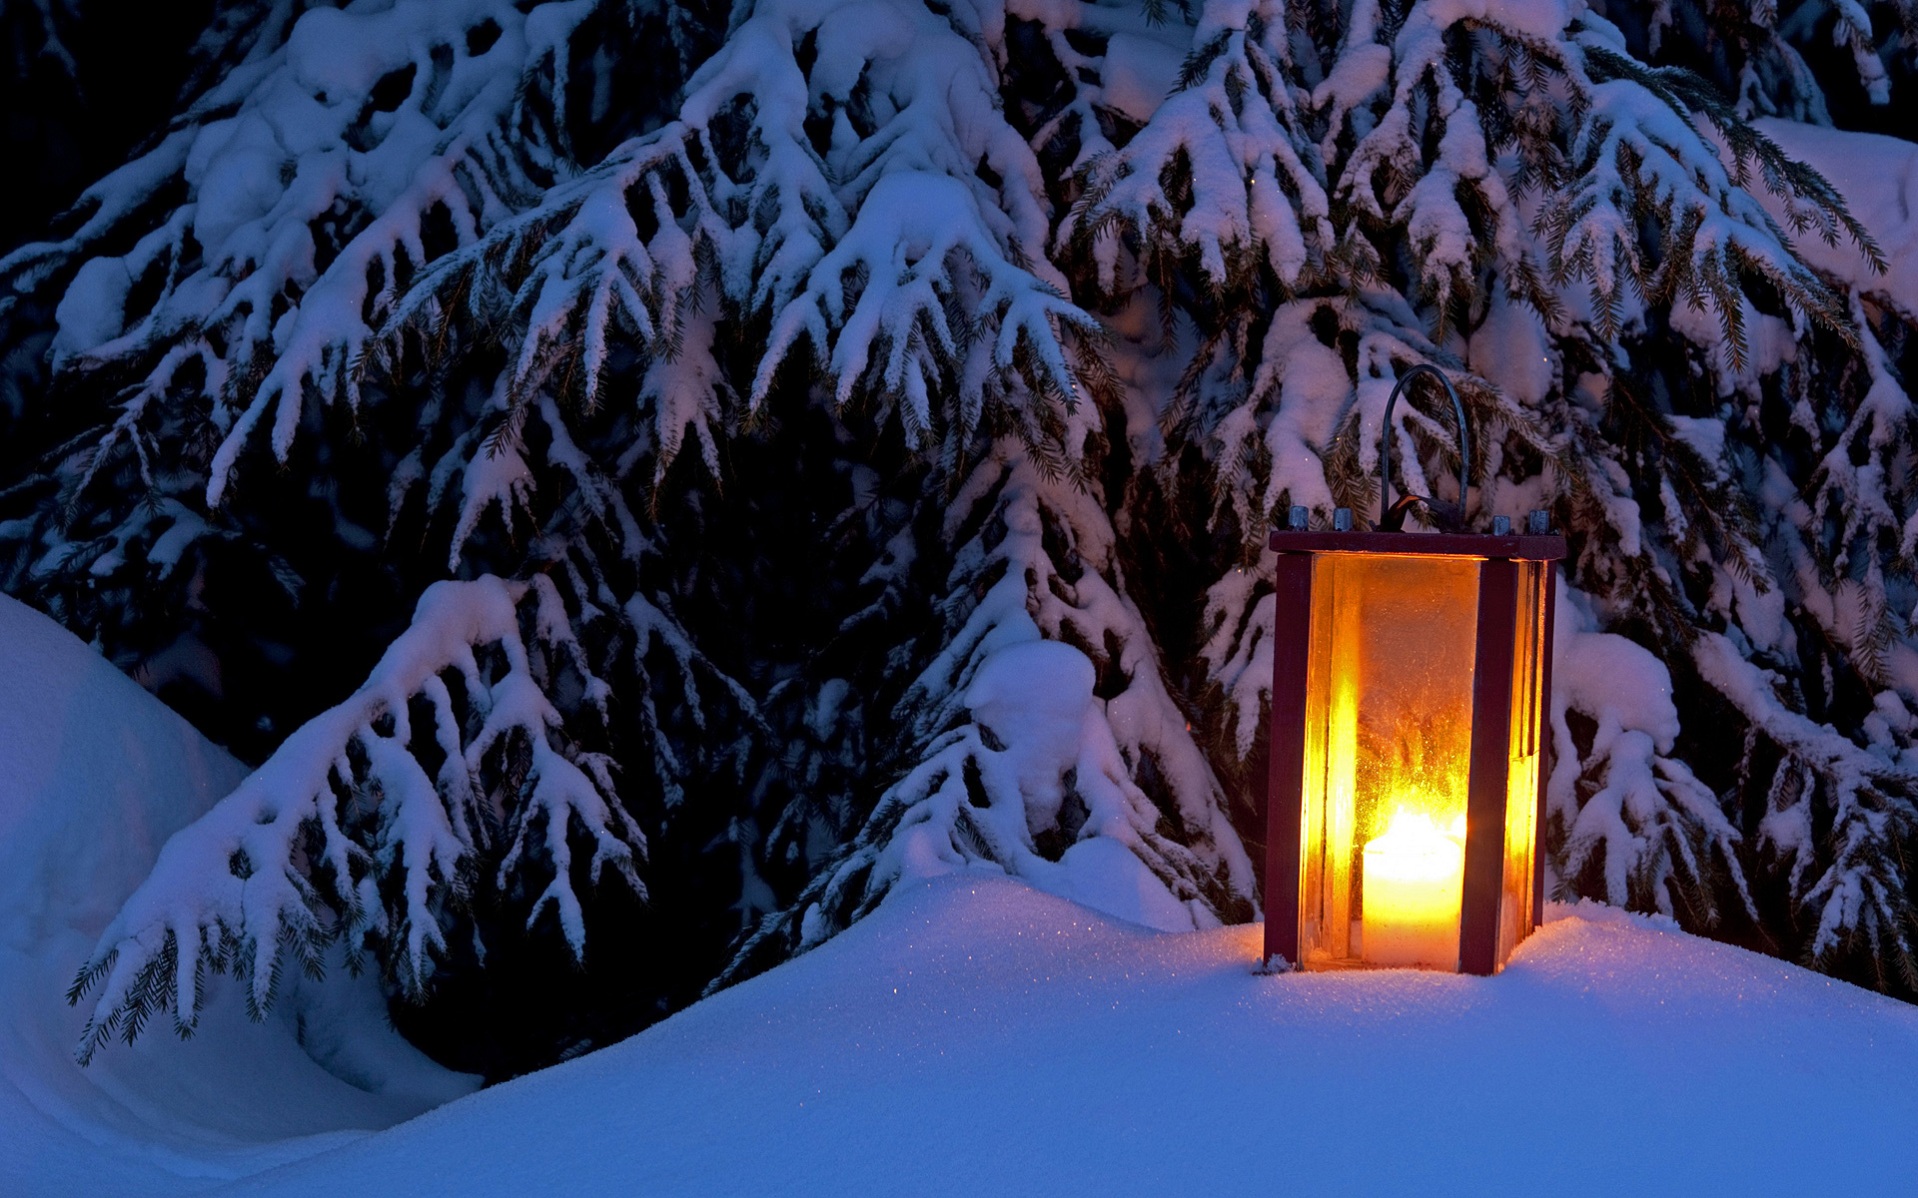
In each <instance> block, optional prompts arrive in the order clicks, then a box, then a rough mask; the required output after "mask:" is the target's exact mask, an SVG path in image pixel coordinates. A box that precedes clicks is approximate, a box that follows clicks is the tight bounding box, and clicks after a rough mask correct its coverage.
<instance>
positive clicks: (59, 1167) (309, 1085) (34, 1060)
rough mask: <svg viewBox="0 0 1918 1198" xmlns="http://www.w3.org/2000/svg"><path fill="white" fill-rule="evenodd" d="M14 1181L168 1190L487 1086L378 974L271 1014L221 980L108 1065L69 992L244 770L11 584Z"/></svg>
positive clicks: (0, 893)
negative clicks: (418, 1032) (125, 907)
mask: <svg viewBox="0 0 1918 1198" xmlns="http://www.w3.org/2000/svg"><path fill="white" fill-rule="evenodd" d="M0 662H4V663H5V671H4V675H0V678H3V679H4V681H0V762H4V764H3V765H0V1192H4V1193H6V1194H9V1195H14V1196H24V1195H31V1194H42V1193H44V1194H74V1193H87V1194H93V1195H100V1194H110V1193H141V1194H155V1193H165V1192H175V1191H181V1190H187V1189H194V1188H204V1187H205V1186H207V1185H209V1184H212V1183H214V1182H216V1181H218V1180H220V1179H222V1178H230V1177H234V1176H238V1175H240V1174H244V1173H247V1172H252V1171H255V1170H258V1169H261V1168H264V1167H267V1166H269V1165H272V1164H275V1163H278V1162H282V1161H285V1160H288V1159H290V1158H293V1157H297V1156H301V1155H304V1154H306V1153H310V1152H316V1151H319V1150H320V1149H322V1148H325V1147H328V1146H331V1145H334V1144H337V1143H340V1142H341V1141H342V1140H344V1139H349V1138H351V1136H352V1134H354V1132H355V1131H356V1130H359V1129H368V1128H377V1127H385V1126H387V1125H388V1124H391V1123H394V1122H396V1121H398V1120H401V1119H405V1118H408V1117H410V1116H413V1115H416V1114H418V1113H419V1112H421V1111H423V1110H425V1109H427V1108H428V1107H430V1106H433V1105H434V1104H436V1103H440V1102H444V1101H446V1100H447V1099H449V1098H453V1097H455V1096H457V1095H459V1094H462V1093H465V1092H466V1091H468V1090H470V1089H472V1083H471V1082H470V1081H469V1080H468V1079H465V1078H463V1077H461V1076H459V1075H456V1074H451V1073H447V1072H446V1071H444V1070H441V1069H439V1068H438V1067H436V1066H434V1065H433V1064H432V1063H431V1062H429V1061H427V1060H426V1058H424V1057H422V1056H421V1055H420V1054H419V1053H418V1052H417V1051H416V1050H414V1049H413V1048H411V1047H410V1046H408V1045H407V1044H406V1043H405V1042H404V1041H402V1040H400V1038H399V1037H398V1035H397V1034H395V1033H394V1032H393V1031H392V1030H391V1029H390V1028H389V1027H388V1025H387V1023H386V1019H385V1008H384V1006H383V1004H382V1002H381V999H380V995H379V991H378V988H377V987H376V986H375V985H374V984H373V983H372V981H371V979H361V980H354V979H351V978H348V977H346V976H345V974H344V973H343V972H336V974H335V976H334V978H333V980H331V981H329V982H327V983H325V984H320V985H314V984H312V983H305V984H301V985H299V986H297V987H296V989H295V990H294V991H293V992H292V993H291V994H290V995H289V998H290V1001H288V1002H287V1004H286V1006H285V1007H284V1008H283V1010H281V1011H280V1012H278V1013H277V1014H276V1017H275V1018H273V1019H271V1020H270V1021H268V1022H266V1023H259V1024H256V1023H252V1022H250V1021H249V1020H248V1019H247V1018H246V1017H245V1015H244V1014H243V1012H242V1008H241V1003H240V1002H239V996H238V995H237V994H236V993H234V992H233V987H231V986H228V987H225V988H222V987H221V986H220V985H219V982H220V981H222V980H224V979H217V978H216V979H213V983H214V984H213V986H212V989H211V994H210V1000H209V1002H208V1003H207V1005H206V1017H205V1018H204V1020H203V1021H202V1024H201V1027H200V1030H199V1032H198V1034H197V1035H196V1037H195V1038H194V1040H193V1042H192V1043H190V1044H181V1043H179V1042H178V1041H176V1040H174V1039H172V1038H171V1037H167V1036H151V1037H145V1038H143V1039H142V1040H141V1041H140V1042H139V1043H138V1044H137V1045H135V1046H134V1047H132V1048H130V1049H128V1050H126V1051H123V1052H117V1053H113V1054H110V1057H111V1059H106V1060H101V1061H100V1062H99V1063H97V1064H95V1065H94V1066H92V1067H91V1068H89V1069H82V1068H81V1067H80V1066H79V1065H78V1064H76V1063H75V1062H74V1061H73V1058H72V1052H73V1047H74V1045H75V1043H76V1042H77V1040H78V1037H79V1034H80V1029H81V1025H82V1024H83V1023H84V1022H85V1020H84V1017H83V1015H82V1013H81V1012H78V1011H74V1010H71V1009H69V1008H68V1007H67V1005H66V1003H64V1002H63V1001H62V999H61V996H62V994H63V993H64V992H65V990H66V988H67V985H68V983H70V982H71V981H72V979H73V973H74V970H75V969H76V968H77V967H78V966H79V964H80V962H81V961H83V960H85V959H86V955H87V952H88V950H90V949H91V948H92V947H93V943H94V940H95V939H96V937H98V935H99V934H100V931H101V929H102V928H104V927H105V926H106V924H107V921H108V920H109V919H110V918H112V916H113V913H114V911H115V909H116V908H118V906H119V905H120V903H121V902H122V901H123V900H124V899H125V898H126V896H127V895H128V894H130V893H131V892H132V890H133V888H134V886H135V885H136V884H138V883H139V881H140V880H141V879H142V878H143V877H145V876H146V873H147V871H148V870H149V869H150V868H151V867H152V865H153V861H154V858H155V856H156V855H157V854H158V852H159V850H160V846H161V843H162V842H163V841H164V840H166V838H167V837H168V836H169V835H171V834H172V833H173V832H174V831H175V830H176V829H178V828H181V827H183V826H185V825H186V824H187V823H189V822H191V821H192V820H193V819H195V818H197V817H198V816H199V815H200V814H201V813H202V812H204V811H205V810H206V809H207V807H209V806H210V805H211V804H212V803H213V801H214V800H215V799H217V798H219V797H220V796H221V795H223V794H225V793H227V792H228V791H229V790H231V789H233V787H234V786H235V785H236V784H237V783H238V782H239V780H240V779H241V777H242V776H243V775H244V774H245V772H246V771H245V769H244V767H243V766H241V765H240V763H239V762H237V761H235V760H233V759H232V758H231V757H229V756H227V755H226V754H225V753H223V752H221V751H220V750H219V749H217V748H215V747H214V746H213V745H211V744H209V743H207V741H206V740H205V739H203V738H202V737H201V736H200V735H199V734H198V733H196V732H195V731H193V729H192V728H190V727H189V726H188V725H187V723H186V722H185V721H184V720H182V719H180V717H178V716H176V715H174V714H173V713H172V712H171V711H169V710H167V709H166V708H165V707H164V706H163V705H161V704H160V702H159V701H158V700H156V699H154V698H153V697H152V696H150V695H148V694H147V693H146V692H145V691H143V690H141V689H140V688H139V687H138V686H137V685H135V684H134V683H133V682H132V681H131V680H129V679H128V678H126V677H125V676H123V675H122V674H121V673H120V672H119V671H118V670H116V669H114V668H113V667H112V666H111V665H109V664H108V663H107V662H106V661H104V660H102V659H101V658H100V657H99V655H97V654H96V653H94V652H93V651H92V650H91V649H89V648H87V646H85V645H83V644H81V643H80V642H79V641H78V640H76V639H74V637H73V636H72V635H71V634H69V633H67V632H65V631H64V630H62V629H61V628H60V627H59V626H57V625H56V624H54V623H53V622H52V621H51V620H48V619H47V618H45V617H44V616H41V615H39V614H38V613H36V612H34V611H33V610H31V609H30V608H27V607H24V606H22V605H21V604H19V603H17V602H15V601H14V600H12V599H8V598H6V597H4V596H0Z"/></svg>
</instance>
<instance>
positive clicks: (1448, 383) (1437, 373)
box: [1379, 362, 1472, 530]
mask: <svg viewBox="0 0 1918 1198" xmlns="http://www.w3.org/2000/svg"><path fill="white" fill-rule="evenodd" d="M1420 375H1429V376H1431V377H1432V378H1435V379H1437V380H1438V381H1439V385H1440V386H1442V387H1444V388H1445V393H1446V394H1447V395H1449V396H1451V397H1452V416H1453V418H1454V419H1456V420H1457V421H1458V517H1457V519H1456V521H1453V522H1454V523H1457V524H1459V525H1461V526H1462V525H1463V524H1464V521H1465V488H1466V484H1467V482H1468V481H1469V480H1470V479H1471V477H1472V426H1471V423H1470V422H1469V421H1467V420H1466V419H1465V402H1464V401H1463V400H1461V399H1460V398H1459V397H1458V390H1457V389H1456V388H1454V387H1453V386H1452V380H1451V379H1448V378H1446V377H1445V372H1444V371H1442V370H1440V369H1439V368H1438V367H1436V366H1433V365H1430V364H1429V363H1425V362H1421V363H1419V364H1418V365H1417V366H1414V367H1412V369H1410V370H1408V371H1406V372H1405V373H1404V374H1403V375H1401V376H1399V381H1398V382H1397V383H1396V384H1394V385H1393V387H1392V396H1391V398H1390V399H1387V400H1386V401H1385V423H1384V425H1383V427H1381V428H1380V429H1379V527H1380V528H1385V529H1394V530H1396V529H1397V528H1398V527H1399V525H1400V524H1402V523H1404V520H1405V513H1404V511H1403V510H1402V509H1403V508H1404V507H1405V506H1406V505H1407V504H1410V503H1421V504H1424V505H1425V507H1426V509H1427V510H1430V511H1433V512H1434V514H1439V513H1438V511H1437V508H1436V505H1435V504H1434V503H1433V501H1432V500H1431V499H1430V498H1428V497H1426V496H1423V495H1403V496H1400V498H1399V502H1398V504H1397V505H1394V504H1393V503H1392V409H1393V408H1395V407H1397V406H1398V402H1399V395H1400V393H1401V392H1403V391H1404V390H1405V389H1406V387H1408V386H1410V385H1411V382H1412V380H1413V379H1415V378H1418V377H1419V376H1420Z"/></svg>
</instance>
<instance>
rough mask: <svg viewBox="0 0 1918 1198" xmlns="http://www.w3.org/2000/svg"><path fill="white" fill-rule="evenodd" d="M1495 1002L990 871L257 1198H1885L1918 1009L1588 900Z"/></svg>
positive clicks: (904, 904)
mask: <svg viewBox="0 0 1918 1198" xmlns="http://www.w3.org/2000/svg"><path fill="white" fill-rule="evenodd" d="M1559 914H1560V915H1561V916H1569V917H1563V918H1560V919H1559V920H1558V921H1557V922H1555V923H1552V924H1549V925H1547V926H1546V927H1545V928H1544V929H1543V930H1542V931H1541V932H1540V933H1539V934H1538V935H1537V936H1536V937H1534V938H1533V939H1532V940H1530V941H1528V942H1527V943H1526V944H1524V945H1523V946H1521V948H1520V949H1519V951H1518V953H1517V955H1516V957H1515V958H1514V960H1513V963H1512V965H1511V966H1510V968H1508V969H1507V970H1506V971H1505V973H1503V974H1501V975H1500V976H1498V977H1496V978H1491V979H1479V978H1466V977H1455V976H1449V975H1439V974H1428V973H1417V972H1406V971H1381V972H1367V973H1357V972H1354V973H1333V974H1291V975H1280V976H1267V977H1262V976H1257V975H1255V974H1254V973H1253V972H1252V964H1253V961H1254V959H1255V958H1256V956H1257V953H1258V944H1259V929H1258V928H1257V927H1255V926H1251V927H1249V926H1241V927H1235V928H1222V929H1215V930H1212V931H1207V932H1189V933H1182V934H1167V933H1154V932H1149V931H1146V930H1144V929H1140V928H1137V927H1134V926H1131V925H1127V924H1123V923H1120V922H1117V921H1114V920H1111V919H1108V918H1106V917H1104V916H1100V915H1097V914H1095V913H1092V912H1090V911H1088V910H1086V909H1085V908H1083V907H1079V906H1076V905H1074V904H1072V903H1070V902H1067V901H1065V900H1062V899H1058V898H1054V897H1051V896H1048V895H1044V894H1041V893H1039V892H1037V891H1035V890H1032V889H1030V888H1028V887H1027V886H1025V885H1024V884H1023V883H1020V882H1017V881H1013V880H1010V879H1004V878H997V879H991V878H978V879H968V878H964V877H958V876H953V877H947V878H944V879H940V880H937V881H933V882H930V883H925V884H920V885H916V886H908V887H902V888H900V889H899V890H898V891H895V893H894V895H893V896H892V897H891V898H889V899H888V900H887V901H886V903H884V904H883V905H882V906H881V907H880V908H879V909H878V910H877V911H876V912H875V913H874V914H873V915H872V916H870V917H868V918H867V919H865V920H864V921H862V922H860V923H859V924H856V925H855V926H854V927H853V928H851V929H850V930H849V931H847V932H846V933H844V934H843V935H841V936H839V937H837V938H836V939H834V940H832V941H830V942H828V943H827V944H825V945H824V946H822V947H821V948H819V949H817V950H815V951H814V952H812V953H809V954H807V955H806V956H804V957H801V958H799V959H798V960H796V961H794V962H791V963H789V964H787V965H783V966H781V967H779V968H778V969H775V970H773V971H772V972H770V973H768V974H765V975H763V976H761V977H759V978H756V979H754V980H752V981H749V982H746V983H745V984H743V985H740V986H738V987H735V988H734V989H731V990H728V991H725V992H724V993H721V994H719V995H717V996H715V997H713V998H710V999H708V1000H706V1001H704V1002H702V1003H699V1004H698V1005H696V1006H694V1007H692V1008H691V1009H689V1010H687V1011H685V1012H683V1013H681V1014H679V1015H677V1016H674V1017H673V1018H672V1019H670V1020H667V1021H666V1022H664V1023H662V1024H659V1025H657V1026H655V1027H654V1028H652V1029H650V1030H648V1031H646V1032H644V1033H642V1034H640V1035H639V1036H636V1037H634V1038H633V1039H631V1040H629V1041H627V1042H625V1043H624V1044H620V1045H617V1046H614V1047H612V1048H609V1049H605V1050H603V1051H601V1052H598V1053H595V1054H592V1055H591V1056H587V1057H583V1058H581V1059H579V1060H577V1061H573V1062H570V1063H568V1064H565V1065H561V1066H559V1067H557V1068H554V1069H549V1070H546V1071H544V1072H542V1073H538V1074H534V1075H531V1076H529V1077H525V1078H521V1079H519V1080H517V1081H514V1082H511V1083H509V1084H507V1085H503V1086H499V1087H497V1088H494V1089H492V1090H488V1091H485V1092H482V1093H480V1094H477V1095H474V1096H473V1097H471V1098H468V1099H464V1100H462V1101H460V1102H456V1103H453V1104H451V1105H449V1106H446V1107H443V1108H441V1109H439V1110H437V1111H434V1112H432V1113H431V1114H428V1115H425V1116H423V1117H421V1118H420V1119H417V1120H414V1121H413V1122H411V1123H407V1124H403V1125H401V1126H399V1127H396V1128H393V1129H391V1130H389V1131H386V1132H382V1133H379V1134H377V1135H374V1136H369V1137H366V1138H364V1139H361V1140H358V1141H355V1142H354V1143H352V1144H349V1145H346V1146H345V1147H342V1148H340V1149H338V1150H336V1151H333V1152H330V1153H328V1154H326V1155H323V1156H316V1157H312V1158H308V1159H306V1160H303V1161H300V1162H297V1163H295V1164H291V1165H288V1166H286V1167H284V1168H281V1169H278V1170H275V1171H273V1172H269V1173H266V1174H264V1175H262V1176H260V1177H257V1178H254V1179H250V1180H248V1181H246V1182H243V1183H240V1184H238V1185H236V1186H234V1187H233V1189H232V1191H231V1192H233V1193H238V1194H316V1195H319V1194H324V1195H328V1196H329V1198H330V1196H333V1195H337V1194H340V1193H349V1194H350V1193H376V1192H377V1193H416V1192H434V1193H459V1194H463V1195H489V1194H501V1195H506V1194H514V1195H517V1194H526V1193H595V1192H613V1193H638V1194H647V1195H677V1194H729V1195H737V1194H834V1195H838V1194H915V1195H933V1194H955V1195H981V1194H995V1195H997V1194H1049V1195H1072V1194H1088V1195H1091V1194H1099V1195H1106V1194H1208V1195H1212V1194H1252V1193H1258V1194H1269V1193H1274V1192H1282V1191H1295V1192H1304V1193H1325V1192H1369V1193H1402V1194H1413V1193H1416V1194H1439V1193H1486V1192H1524V1193H1554V1194H1575V1193H1603V1194H1620V1193H1634V1192H1639V1191H1640V1190H1649V1191H1652V1192H1658V1193H1678V1192H1687V1191H1695V1192H1703V1193H1754V1194H1758V1193H1766V1194H1776V1193H1792V1192H1801V1193H1804V1192H1810V1193H1845V1192H1854V1191H1855V1192H1863V1193H1881V1192H1888V1191H1891V1190H1895V1189H1898V1188H1901V1187H1903V1186H1905V1185H1907V1184H1908V1182H1909V1178H1910V1177H1911V1176H1912V1171H1913V1170H1914V1168H1918V1142H1914V1141H1913V1139H1912V1138H1911V1136H1910V1135H1909V1128H1910V1127H1911V1126H1912V1121H1913V1119H1914V1117H1918V1087H1914V1086H1913V1085H1912V1084H1911V1078H1912V1077H1913V1076H1914V1075H1915V1074H1918V1009H1914V1008H1912V1007H1909V1006H1904V1005H1901V1004H1899V1003H1897V1002H1894V1001H1892V1000H1890V999H1886V998H1882V997H1880V996H1877V995H1874V994H1870V993H1867V992H1865V991H1863V990H1859V989H1857V988H1854V987H1851V986H1848V985H1846V984H1844V983H1841V982H1836V981H1832V980H1830V979H1828V978H1824V977H1820V976H1817V975H1815V974H1812V973H1809V972H1806V971H1803V970H1799V969H1796V968H1794V967H1792V966H1789V965H1785V964H1782V963H1780V962H1777V961H1774V960H1771V959H1768V958H1765V957H1761V956H1758V955H1756V954H1753V953H1748V952H1745V951H1743V950H1740V949H1735V948H1730V947H1727V946H1724V945H1719V944H1714V943H1711V942H1708V941H1704V940H1700V939H1697V938H1695V937H1691V936H1687V935H1685V934H1683V933H1680V932H1677V931H1674V930H1671V929H1670V928H1669V927H1667V926H1661V925H1659V924H1656V923H1653V922H1652V921H1649V920H1646V919H1643V918H1639V917H1633V916H1627V915H1624V914H1621V913H1618V912H1614V911H1612V910H1610V909H1607V908H1601V907H1579V908H1576V909H1573V910H1571V911H1569V912H1567V911H1565V910H1563V909H1561V910H1560V911H1559Z"/></svg>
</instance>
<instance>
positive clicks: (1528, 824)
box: [1496, 562, 1551, 967]
mask: <svg viewBox="0 0 1918 1198" xmlns="http://www.w3.org/2000/svg"><path fill="white" fill-rule="evenodd" d="M1550 568H1551V566H1550V564H1549V563H1546V562H1520V563H1518V612H1517V617H1518V618H1517V621H1516V622H1515V625H1514V634H1515V636H1516V641H1515V643H1514V645H1513V657H1512V752H1511V765H1510V769H1511V774H1510V776H1509V781H1508V783H1507V788H1506V800H1505V893H1504V895H1503V897H1502V899H1501V900H1500V905H1499V921H1498V955H1497V958H1496V960H1497V963H1498V965H1499V966H1500V967H1503V966H1504V964H1505V959H1506V958H1507V957H1509V956H1511V955H1512V950H1513V949H1514V948H1516V947H1517V946H1518V942H1519V941H1521V940H1523V939H1524V938H1525V937H1526V936H1527V935H1528V934H1529V933H1530V932H1531V930H1532V928H1533V927H1534V925H1535V924H1536V923H1537V920H1538V912H1536V911H1533V910H1532V870H1533V869H1534V868H1535V866H1534V862H1535V861H1536V859H1537V853H1536V843H1537V839H1538V771H1539V762H1540V760H1541V758H1540V755H1539V745H1540V742H1541V741H1542V739H1543V737H1544V721H1545V710H1544V702H1543V699H1544V697H1543V695H1542V694H1541V693H1540V684H1541V682H1542V679H1541V675H1540V671H1541V668H1542V663H1543V661H1544V657H1543V653H1544V651H1545V646H1544V643H1543V641H1544V633H1545V577H1546V576H1545V571H1546V570H1548V569H1550Z"/></svg>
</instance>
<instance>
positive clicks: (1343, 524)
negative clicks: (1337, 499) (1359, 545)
mask: <svg viewBox="0 0 1918 1198" xmlns="http://www.w3.org/2000/svg"><path fill="white" fill-rule="evenodd" d="M1332 531H1333V532H1351V531H1352V509H1351V508H1349V507H1335V508H1333V509H1332Z"/></svg>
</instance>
